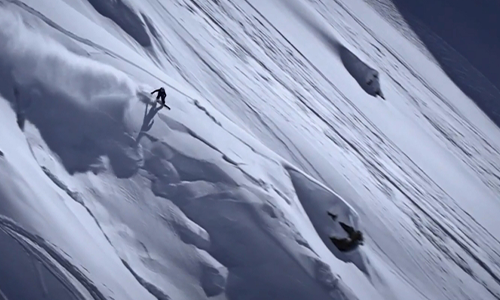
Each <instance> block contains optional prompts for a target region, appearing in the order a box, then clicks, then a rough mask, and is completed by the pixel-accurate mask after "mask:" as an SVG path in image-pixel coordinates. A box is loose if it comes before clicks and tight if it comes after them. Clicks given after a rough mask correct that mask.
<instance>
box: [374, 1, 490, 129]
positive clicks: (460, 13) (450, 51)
mask: <svg viewBox="0 0 500 300" xmlns="http://www.w3.org/2000/svg"><path fill="white" fill-rule="evenodd" d="M369 2H371V1H369ZM392 2H393V3H394V6H395V7H396V8H397V9H398V10H399V12H400V14H401V15H402V16H403V18H404V19H405V21H406V23H407V24H408V25H409V26H410V27H411V29H412V30H413V32H415V33H416V34H417V35H418V37H419V38H420V40H421V41H422V42H423V43H424V44H425V46H426V48H427V50H429V52H430V53H431V54H432V55H433V57H434V58H435V59H436V60H437V62H438V63H439V64H440V66H441V68H442V69H443V71H444V72H445V73H446V74H447V75H448V76H449V77H450V79H451V80H453V82H454V83H455V84H456V85H457V86H458V87H459V88H460V89H461V90H462V91H463V92H464V93H465V94H466V95H468V96H469V97H470V98H471V99H472V100H473V101H474V102H475V103H476V104H477V105H478V106H479V107H480V108H481V109H482V110H483V111H484V112H485V113H486V115H488V116H489V117H490V118H491V119H492V120H493V121H494V122H495V123H496V124H497V125H498V126H500V56H499V55H498V54H499V53H500V38H499V28H500V18H499V17H498V16H499V15H500V2H498V1H489V0H392ZM374 6H375V7H376V8H377V4H375V5H374Z"/></svg>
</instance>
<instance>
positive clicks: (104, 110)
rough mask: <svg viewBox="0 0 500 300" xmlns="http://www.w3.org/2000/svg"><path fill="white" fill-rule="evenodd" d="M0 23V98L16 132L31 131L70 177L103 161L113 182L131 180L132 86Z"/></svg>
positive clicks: (9, 20) (13, 23)
mask: <svg viewBox="0 0 500 300" xmlns="http://www.w3.org/2000/svg"><path fill="white" fill-rule="evenodd" d="M0 15H1V18H0V19H1V21H0V39H2V41H5V42H4V43H2V45H0V76H1V78H2V82H1V83H0V92H1V94H2V95H3V96H4V97H5V98H6V99H8V100H9V101H10V102H11V103H12V104H13V106H14V107H15V110H16V112H17V117H18V124H19V125H20V127H21V128H23V127H24V123H25V120H29V121H30V122H31V123H33V124H34V125H35V126H36V127H37V128H38V129H39V131H40V133H41V135H42V136H43V138H44V140H45V141H46V142H47V144H48V145H49V147H50V148H51V150H52V151H54V152H55V153H57V155H58V156H59V157H60V159H61V161H62V163H63V164H64V166H65V167H66V169H67V170H68V171H69V172H70V173H75V172H85V171H88V170H91V169H92V168H93V166H95V165H99V164H101V158H102V157H103V156H106V157H108V158H109V162H110V164H111V166H112V168H113V170H114V172H115V174H116V175H117V176H118V177H129V176H131V175H132V174H134V173H135V172H136V171H137V170H138V168H139V166H140V165H141V164H142V154H141V152H140V149H139V148H138V147H137V145H136V144H135V143H134V137H133V136H132V135H131V132H129V131H128V130H127V129H126V128H124V126H125V125H124V124H125V123H124V120H125V119H126V118H127V114H128V110H129V108H130V102H131V101H132V100H136V99H137V98H138V97H140V96H139V94H138V92H137V90H136V89H137V87H136V85H135V84H134V83H133V82H132V81H131V80H130V79H129V78H128V77H127V76H125V75H124V74H123V73H121V72H119V71H117V70H116V69H113V68H111V67H108V66H105V65H103V64H100V63H97V62H95V61H93V60H90V59H88V58H85V57H80V56H77V55H75V54H73V53H71V52H69V51H68V50H66V49H65V48H64V47H62V46H60V45H59V44H57V43H55V42H53V41H52V40H50V39H47V38H44V36H43V35H38V34H37V33H35V32H33V31H31V30H29V29H26V28H24V27H23V25H22V20H21V19H20V18H19V17H18V16H17V15H14V14H10V13H8V12H7V11H5V10H0Z"/></svg>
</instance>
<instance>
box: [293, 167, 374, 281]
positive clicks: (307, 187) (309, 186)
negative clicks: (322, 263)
mask: <svg viewBox="0 0 500 300" xmlns="http://www.w3.org/2000/svg"><path fill="white" fill-rule="evenodd" d="M288 172H289V174H290V178H291V180H292V183H293V186H294V188H295V192H296V193H297V197H298V199H299V201H300V203H301V204H302V207H303V208H304V210H305V212H306V213H307V215H308V217H309V219H310V220H311V222H312V224H313V226H314V228H315V229H316V231H317V233H318V235H319V236H320V237H321V239H322V240H323V242H324V243H325V245H326V246H327V247H328V249H330V251H331V252H332V253H333V254H334V255H335V256H336V257H337V258H338V259H340V260H342V261H344V262H352V263H354V264H355V265H356V266H357V267H358V268H359V269H360V270H361V271H363V272H365V273H367V274H368V267H367V263H366V258H365V257H364V256H363V254H362V252H361V251H360V249H359V246H358V247H357V248H355V249H354V250H352V251H347V252H344V251H340V250H339V249H338V248H337V247H336V246H335V245H334V244H333V243H332V241H331V240H330V237H335V238H347V237H348V235H347V233H346V231H345V230H344V229H343V228H342V226H341V225H340V223H344V224H347V225H349V226H351V227H353V228H354V229H356V230H360V225H359V217H358V214H357V213H356V211H355V210H354V209H353V208H352V207H351V206H350V205H349V204H347V203H346V202H345V201H344V200H343V199H342V198H341V197H340V196H338V195H337V194H335V193H334V192H332V191H330V190H328V189H327V188H326V187H324V186H322V185H320V184H319V183H316V182H314V181H312V180H311V179H309V178H308V177H307V176H306V175H304V174H303V173H301V172H298V171H296V170H293V169H290V168H288ZM328 213H331V214H333V215H335V216H336V219H335V220H333V219H332V218H331V216H329V215H328Z"/></svg>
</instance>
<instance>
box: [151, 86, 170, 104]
mask: <svg viewBox="0 0 500 300" xmlns="http://www.w3.org/2000/svg"><path fill="white" fill-rule="evenodd" d="M154 93H158V94H157V95H156V100H158V99H161V104H163V105H165V97H167V93H165V89H164V88H162V87H161V88H159V89H157V90H154V91H152V92H151V95H153V94H154Z"/></svg>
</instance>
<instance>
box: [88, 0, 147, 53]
mask: <svg viewBox="0 0 500 300" xmlns="http://www.w3.org/2000/svg"><path fill="white" fill-rule="evenodd" d="M88 1H89V3H90V4H91V5H92V6H93V7H94V9H95V10H96V11H97V12H98V13H99V14H101V15H102V16H104V17H106V18H108V19H110V20H111V21H113V22H114V23H115V24H116V25H118V26H119V27H120V28H121V29H122V30H123V31H125V32H126V33H127V34H128V35H130V36H131V37H132V38H133V39H134V40H135V41H136V42H137V43H139V45H141V46H143V47H151V45H152V43H151V38H150V37H149V35H148V32H147V30H146V26H145V24H144V22H143V21H142V19H141V18H140V17H139V15H138V14H136V12H135V11H134V10H133V9H132V8H131V7H130V6H128V5H127V4H126V3H124V2H123V1H122V0H88Z"/></svg>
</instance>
